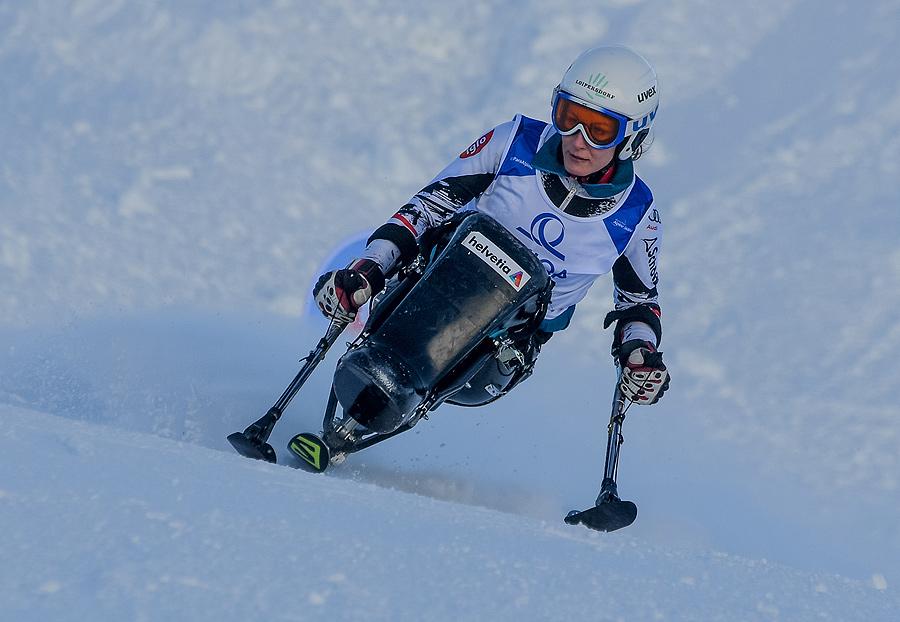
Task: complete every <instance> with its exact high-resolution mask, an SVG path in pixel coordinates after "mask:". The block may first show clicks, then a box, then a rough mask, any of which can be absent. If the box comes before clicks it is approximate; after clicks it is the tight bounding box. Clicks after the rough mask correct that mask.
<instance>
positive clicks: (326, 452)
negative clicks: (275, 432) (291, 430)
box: [288, 432, 331, 473]
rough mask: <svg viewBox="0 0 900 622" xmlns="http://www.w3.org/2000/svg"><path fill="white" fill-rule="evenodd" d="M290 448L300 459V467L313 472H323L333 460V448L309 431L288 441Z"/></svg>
mask: <svg viewBox="0 0 900 622" xmlns="http://www.w3.org/2000/svg"><path fill="white" fill-rule="evenodd" d="M288 449H289V450H290V452H291V453H292V454H294V455H295V456H297V458H299V459H300V467H301V468H302V469H304V470H305V471H310V472H312V473H321V472H322V471H324V470H325V469H327V468H328V465H329V463H330V462H331V450H330V449H329V448H328V445H326V444H325V441H323V440H322V439H321V438H319V437H318V436H316V435H315V434H311V433H309V432H302V433H301V434H297V435H296V436H294V438H292V439H291V442H289V443H288Z"/></svg>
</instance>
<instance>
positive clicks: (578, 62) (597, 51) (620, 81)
mask: <svg viewBox="0 0 900 622" xmlns="http://www.w3.org/2000/svg"><path fill="white" fill-rule="evenodd" d="M561 94H562V95H561ZM562 99H565V100H568V101H574V102H576V103H578V104H581V105H582V106H586V107H588V108H590V109H592V110H596V111H599V112H601V113H604V114H608V115H609V116H611V117H613V118H616V119H619V120H620V124H619V129H618V132H617V133H616V134H617V135H616V136H615V137H614V138H612V139H611V140H610V141H609V142H608V143H606V144H603V145H598V144H596V142H595V141H591V140H590V138H589V135H588V134H589V132H588V129H586V128H585V127H584V125H581V124H579V125H577V126H576V127H571V128H569V129H568V130H567V131H564V130H562V129H561V128H560V127H558V125H557V119H556V116H557V106H558V104H559V103H560V101H561V100H562ZM658 107H659V89H658V84H657V79H656V71H655V70H654V69H653V66H652V65H651V64H650V63H649V62H647V59H645V58H644V57H643V56H641V55H640V54H638V53H637V52H635V51H634V50H632V49H630V48H627V47H625V46H622V45H606V46H601V47H596V48H591V49H589V50H587V51H585V52H583V53H582V54H581V55H579V56H578V58H576V59H575V61H574V62H573V63H572V64H571V65H570V66H569V68H568V69H567V70H566V73H565V75H564V76H563V78H562V80H561V81H560V83H559V85H557V87H556V89H555V90H554V91H553V111H552V113H553V114H552V115H551V118H552V119H553V125H554V127H555V128H556V130H557V131H558V132H559V133H560V134H563V135H568V134H572V133H574V132H575V131H578V130H580V131H581V133H582V135H583V136H584V137H585V139H586V140H587V141H588V143H589V144H591V145H592V146H594V147H598V148H608V147H612V146H616V147H617V152H618V155H619V158H620V159H622V160H627V159H628V158H630V157H632V156H633V155H634V154H635V152H636V151H637V149H638V147H639V146H640V145H641V143H642V142H644V140H645V139H646V138H647V136H648V134H649V133H650V128H651V127H652V126H653V120H654V119H655V118H656V110H657V108H658Z"/></svg>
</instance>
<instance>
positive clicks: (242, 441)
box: [228, 432, 277, 464]
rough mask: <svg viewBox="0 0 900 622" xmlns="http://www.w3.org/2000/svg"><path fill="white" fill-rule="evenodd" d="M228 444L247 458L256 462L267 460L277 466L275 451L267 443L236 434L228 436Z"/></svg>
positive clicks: (239, 433) (240, 433)
mask: <svg viewBox="0 0 900 622" xmlns="http://www.w3.org/2000/svg"><path fill="white" fill-rule="evenodd" d="M228 442H229V443H231V446H232V447H234V449H235V450H236V451H237V452H238V453H239V454H241V455H242V456H244V457H245V458H252V459H254V460H265V461H266V462H271V463H272V464H275V462H276V460H277V459H276V457H275V450H274V449H273V448H272V446H271V445H269V444H268V443H266V442H260V441H258V440H255V439H252V438H250V437H249V436H247V435H246V434H245V433H243V432H235V433H234V434H229V435H228Z"/></svg>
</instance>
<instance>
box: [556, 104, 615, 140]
mask: <svg viewBox="0 0 900 622" xmlns="http://www.w3.org/2000/svg"><path fill="white" fill-rule="evenodd" d="M553 121H554V123H555V124H556V127H557V129H558V130H559V131H560V132H563V133H568V132H571V131H572V130H573V129H575V128H576V127H577V126H578V125H579V124H581V127H583V128H584V129H585V131H586V132H587V133H588V137H589V138H590V140H591V142H593V143H595V144H596V145H609V144H613V143H615V142H616V139H617V138H619V120H618V119H616V118H614V117H611V116H609V115H607V114H604V113H602V112H600V111H599V110H592V109H590V108H588V107H587V106H582V105H581V104H579V103H577V102H574V101H572V100H569V99H566V98H564V97H558V98H557V100H556V107H555V108H554V110H553Z"/></svg>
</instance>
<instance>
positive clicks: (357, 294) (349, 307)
mask: <svg viewBox="0 0 900 622" xmlns="http://www.w3.org/2000/svg"><path fill="white" fill-rule="evenodd" d="M382 289H384V274H383V273H382V272H381V268H380V267H379V266H378V264H377V263H375V262H374V261H372V260H370V259H357V260H356V261H354V262H352V263H351V264H350V265H349V266H347V267H346V268H343V269H341V270H333V271H331V272H326V273H325V274H323V275H322V276H320V277H319V280H318V281H317V282H316V285H315V287H313V296H314V297H315V299H316V304H317V305H318V307H319V310H320V311H321V312H322V314H323V315H325V317H327V318H329V319H334V320H337V321H338V322H346V323H349V322H352V321H353V320H354V319H355V318H356V312H357V311H358V310H359V308H360V307H362V306H363V305H364V304H366V303H367V302H369V300H370V299H371V298H372V296H374V295H375V294H377V293H378V292H380V291H381V290H382Z"/></svg>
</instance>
